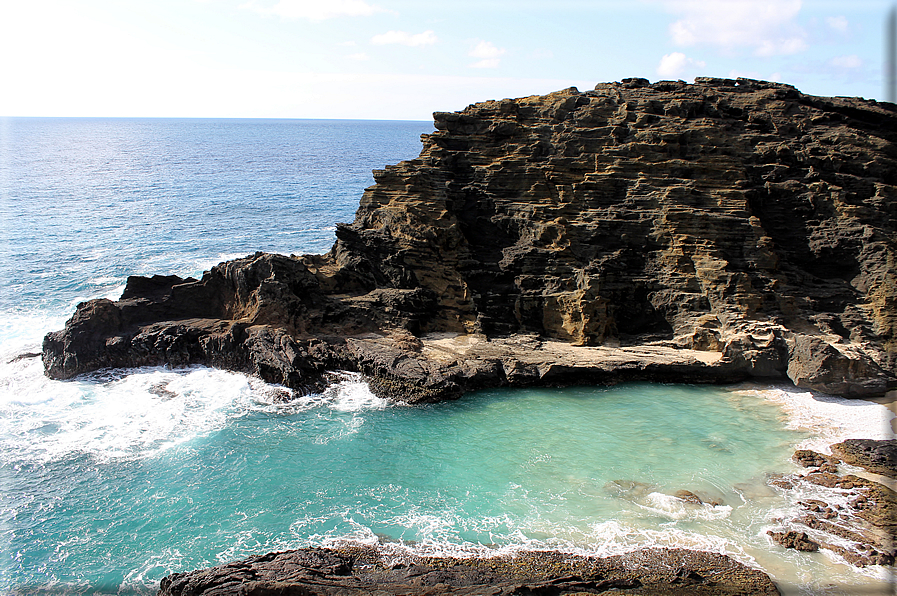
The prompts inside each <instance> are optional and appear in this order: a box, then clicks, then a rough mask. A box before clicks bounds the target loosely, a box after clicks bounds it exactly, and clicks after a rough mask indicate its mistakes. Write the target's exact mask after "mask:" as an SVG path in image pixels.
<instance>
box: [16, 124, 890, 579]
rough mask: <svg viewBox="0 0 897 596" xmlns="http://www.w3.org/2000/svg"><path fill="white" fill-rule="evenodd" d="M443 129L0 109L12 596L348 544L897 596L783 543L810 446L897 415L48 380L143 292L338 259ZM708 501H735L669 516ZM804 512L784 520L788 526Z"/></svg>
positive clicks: (340, 382)
mask: <svg viewBox="0 0 897 596" xmlns="http://www.w3.org/2000/svg"><path fill="white" fill-rule="evenodd" d="M432 131H433V127H432V124H431V123H429V122H393V121H390V122H386V121H384V122H380V121H315V120H199V119H191V120H174V119H65V118H59V119H41V118H0V222H2V224H0V230H2V242H0V275H2V280H3V283H2V285H0V316H2V320H3V322H4V325H3V326H2V327H0V556H2V559H0V593H4V594H153V593H155V591H156V589H157V588H158V583H159V580H160V579H161V578H162V577H164V576H165V575H167V574H169V573H173V572H178V571H188V570H192V569H196V568H201V567H208V566H211V565H216V564H219V563H223V562H227V561H231V560H234V559H238V558H242V557H246V556H249V555H252V554H260V553H263V552H268V551H273V550H282V549H287V548H296V547H302V546H316V545H328V544H337V543H339V542H341V541H345V540H355V541H362V542H366V543H372V544H373V543H376V544H380V545H381V547H382V548H383V549H384V550H386V551H390V550H395V551H403V550H412V551H414V552H419V553H432V554H454V555H461V556H488V555H490V554H495V553H513V552H514V551H515V550H519V549H558V550H563V551H568V552H575V553H579V554H599V555H608V554H617V553H621V552H626V551H628V550H632V549H634V548H638V547H645V546H648V547H651V546H682V547H688V548H699V549H704V550H711V551H715V552H721V553H727V554H730V555H732V556H733V557H735V558H736V559H738V560H740V561H742V562H744V563H747V564H749V565H752V566H756V567H760V568H763V569H764V570H766V571H767V572H768V573H770V574H771V575H772V576H773V577H774V579H775V580H776V582H777V584H778V585H779V587H780V589H781V590H782V591H783V593H786V594H839V593H844V594H850V593H856V592H857V591H858V590H865V591H866V592H865V593H888V587H887V577H886V573H885V571H884V570H882V569H880V568H874V567H873V568H867V569H856V568H853V567H851V566H849V565H846V564H845V563H844V562H843V561H841V560H839V559H838V557H836V556H834V555H831V554H827V553H826V552H820V553H797V552H794V551H786V550H784V549H782V548H780V547H778V546H777V545H774V544H773V543H772V542H771V541H770V539H769V538H768V537H767V536H766V530H767V529H770V528H773V527H775V524H776V522H775V520H777V519H790V517H794V516H796V514H797V512H798V510H799V505H798V504H797V500H799V499H806V498H812V497H813V495H810V494H804V493H800V494H786V493H785V492H784V491H781V490H778V489H775V488H773V487H771V486H769V485H768V484H767V483H766V480H767V478H768V476H769V475H770V474H775V473H792V472H795V471H797V467H796V466H795V464H793V463H792V462H791V461H790V456H791V454H792V453H793V451H794V449H795V448H798V447H810V448H816V449H824V447H825V446H826V445H828V444H829V443H832V442H835V441H837V440H841V439H843V438H848V437H856V436H866V437H870V438H881V437H885V436H888V435H889V421H890V417H891V415H890V414H888V413H887V411H886V410H885V409H884V408H883V407H881V406H878V405H876V404H873V403H870V402H859V401H847V400H843V399H839V398H832V397H828V396H822V395H818V394H813V393H810V392H806V391H800V390H797V389H794V388H793V387H786V386H759V385H739V386H733V387H712V386H684V385H682V386H680V385H654V384H647V383H630V384H623V385H620V386H616V387H610V388H608V387H573V388H567V389H544V390H543V389H527V390H495V391H483V392H478V393H475V394H471V395H468V396H465V397H464V398H462V399H461V400H459V401H457V402H448V403H442V404H436V405H427V406H415V407H409V406H403V405H396V404H391V403H388V402H386V401H384V400H381V399H379V398H377V397H376V396H374V395H373V394H371V393H370V391H369V390H368V388H367V386H366V385H365V383H364V381H363V379H361V378H359V377H358V376H357V375H354V374H350V373H342V374H340V375H339V376H338V377H336V378H335V380H334V384H333V385H332V386H331V387H330V388H328V389H327V390H326V391H325V392H324V393H322V394H319V395H318V394H316V395H305V396H298V397H297V398H296V399H294V400H292V401H289V402H287V403H283V402H282V400H281V399H279V397H281V396H282V395H283V388H280V387H277V386H273V385H269V384H266V383H264V382H262V381H260V380H258V379H254V378H250V377H246V376H243V375H239V374H235V373H231V372H226V371H218V370H213V369H209V368H204V367H192V368H187V369H166V368H145V369H134V370H106V371H99V372H97V373H94V374H90V375H85V376H83V377H80V378H77V379H74V380H72V381H66V382H62V381H51V380H49V379H47V378H46V377H44V375H43V371H42V366H41V363H40V359H39V358H37V357H34V354H36V353H38V352H39V351H40V343H41V340H42V337H43V335H44V334H45V333H47V332H48V331H52V330H56V329H60V328H62V326H63V325H64V323H65V320H66V319H67V318H68V317H70V316H71V314H72V313H73V312H74V308H75V305H76V304H77V303H78V302H80V301H83V300H86V299H90V298H96V297H109V298H113V299H114V298H117V297H118V296H119V295H120V293H121V291H122V289H123V287H124V282H125V279H126V277H127V276H128V275H133V274H141V275H152V274H177V275H181V276H188V275H192V276H199V275H201V273H202V271H204V270H207V269H208V268H209V267H211V266H212V265H214V264H216V263H218V262H221V261H223V260H227V259H230V258H235V257H240V256H245V255H247V254H251V253H253V252H256V251H259V250H261V251H268V252H277V253H282V254H302V253H319V252H325V251H326V250H328V249H329V248H330V246H331V245H332V243H333V241H334V226H335V224H336V223H337V222H349V221H351V220H352V219H353V217H354V212H355V208H356V206H357V204H358V200H359V198H360V196H361V194H362V192H363V190H364V188H365V187H367V186H369V185H371V184H373V178H372V176H371V170H372V169H375V168H382V167H383V166H384V165H387V164H392V163H397V162H399V161H401V160H403V159H410V158H413V157H416V156H417V154H418V153H419V151H420V147H421V145H420V138H419V137H420V135H421V134H422V133H429V132H432ZM678 490H689V491H692V492H695V493H698V494H700V495H702V496H705V497H706V498H705V501H715V502H716V503H717V504H715V505H713V504H704V505H691V504H686V503H684V502H682V501H681V500H678V499H675V498H673V497H672V496H671V495H673V494H674V493H675V492H676V491H678ZM789 516H790V517H789Z"/></svg>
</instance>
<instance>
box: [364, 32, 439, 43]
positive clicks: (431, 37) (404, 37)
mask: <svg viewBox="0 0 897 596" xmlns="http://www.w3.org/2000/svg"><path fill="white" fill-rule="evenodd" d="M371 43H372V44H375V45H388V44H399V45H403V46H412V47H414V46H429V45H433V44H434V43H436V34H435V33H433V32H432V31H429V30H427V31H424V32H423V33H417V34H414V35H412V34H411V33H406V32H405V31H387V32H386V33H382V34H380V35H375V36H374V37H372V38H371Z"/></svg>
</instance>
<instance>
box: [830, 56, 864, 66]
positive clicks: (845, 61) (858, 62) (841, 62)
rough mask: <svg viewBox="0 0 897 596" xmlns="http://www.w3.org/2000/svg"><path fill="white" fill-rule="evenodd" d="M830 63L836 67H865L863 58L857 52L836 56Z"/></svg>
mask: <svg viewBox="0 0 897 596" xmlns="http://www.w3.org/2000/svg"><path fill="white" fill-rule="evenodd" d="M828 63H829V64H830V65H832V66H834V67H835V68H841V69H844V70H852V69H856V68H862V67H863V59H862V58H860V57H859V56H857V55H856V54H851V55H849V56H836V57H834V58H832V59H831V60H829V61H828Z"/></svg>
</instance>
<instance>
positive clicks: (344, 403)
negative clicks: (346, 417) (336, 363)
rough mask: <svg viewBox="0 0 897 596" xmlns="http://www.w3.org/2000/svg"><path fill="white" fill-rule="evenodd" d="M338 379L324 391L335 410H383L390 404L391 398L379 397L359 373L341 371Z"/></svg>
mask: <svg viewBox="0 0 897 596" xmlns="http://www.w3.org/2000/svg"><path fill="white" fill-rule="evenodd" d="M335 376H336V378H337V379H338V380H337V382H336V383H334V384H333V385H331V386H330V387H328V388H327V390H326V391H324V394H323V398H324V400H325V401H326V402H327V403H329V404H330V405H331V407H332V408H333V409H335V410H340V411H342V412H360V411H363V410H382V409H384V408H387V407H389V406H390V404H391V402H390V401H389V400H386V399H383V398H380V397H377V396H376V395H374V394H373V392H372V391H371V388H370V386H368V384H367V383H365V382H364V380H363V378H362V376H361V375H360V374H359V373H351V372H339V373H336V375H335Z"/></svg>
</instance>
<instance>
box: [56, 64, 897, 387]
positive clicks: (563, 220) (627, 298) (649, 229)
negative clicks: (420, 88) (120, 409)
mask: <svg viewBox="0 0 897 596" xmlns="http://www.w3.org/2000/svg"><path fill="white" fill-rule="evenodd" d="M434 116H435V125H436V131H435V132H434V133H432V134H429V135H424V136H423V150H422V151H421V154H420V156H419V157H418V158H416V159H413V160H410V161H406V162H402V163H400V164H398V165H395V166H389V167H387V168H386V169H384V170H377V171H375V172H374V179H375V182H376V183H375V184H374V185H373V186H371V187H370V188H368V189H367V190H366V191H365V193H364V195H363V197H362V198H361V203H360V206H359V208H358V212H357V214H356V218H355V221H354V222H353V223H351V224H340V225H338V227H337V232H336V236H337V241H336V244H335V245H334V246H333V248H332V249H331V251H330V252H329V253H327V254H326V255H306V256H301V257H295V256H292V257H286V256H280V255H267V254H256V255H252V256H249V257H247V258H244V259H238V260H235V261H230V262H227V263H222V264H220V265H218V266H216V267H214V268H213V269H212V270H211V271H209V272H208V273H206V274H205V275H204V276H203V278H202V279H201V280H192V279H187V280H184V279H180V278H175V277H161V276H157V277H153V278H138V277H133V278H130V279H129V280H128V285H127V289H126V291H125V293H124V295H123V296H122V298H121V299H120V300H119V301H117V302H112V301H108V300H95V301H91V302H87V303H84V304H81V305H79V307H78V310H77V312H76V313H75V315H74V316H73V317H72V319H71V320H70V321H69V322H68V323H67V324H66V328H65V329H64V330H62V331H59V332H55V333H51V334H49V335H48V336H47V337H46V339H45V342H44V351H43V359H44V364H45V368H46V371H47V374H48V375H50V376H51V377H54V378H69V377H72V376H74V375H77V374H79V373H82V372H85V371H89V370H93V369H97V368H101V367H122V366H138V365H147V364H163V363H164V364H171V365H186V364H191V363H203V364H210V365H213V366H219V367H226V368H230V369H235V370H240V371H246V372H250V373H253V374H257V375H259V376H261V377H263V378H265V379H267V380H269V381H274V382H278V383H284V384H286V385H288V386H290V387H293V388H296V389H314V388H316V387H319V386H320V384H321V382H322V380H323V379H324V378H325V376H324V375H325V374H326V372H327V371H329V370H334V369H348V370H356V371H361V372H363V373H365V374H366V375H367V377H368V379H369V380H370V381H371V384H372V387H373V388H374V390H375V391H376V392H378V393H380V394H381V395H385V396H389V397H392V398H396V399H403V400H406V401H421V400H437V399H443V398H450V397H457V396H458V395H460V394H461V393H463V392H464V391H466V390H469V389H474V388H479V387H487V386H502V385H527V384H539V383H542V384H564V383H596V382H611V381H615V380H620V379H636V378H637V379H657V380H673V381H676V380H678V381H692V382H693V381H734V380H739V379H744V378H750V377H755V378H767V379H784V378H789V379H790V380H791V381H793V382H794V383H795V384H796V385H798V386H801V387H807V388H812V389H816V390H820V391H824V392H828V393H834V394H840V395H846V396H866V395H875V394H882V393H884V392H885V391H886V390H888V389H889V388H892V387H894V386H895V385H897V339H895V324H897V273H895V272H897V266H895V255H897V250H895V243H897V233H895V232H897V227H895V223H897V145H895V141H897V107H895V106H893V105H891V104H879V103H876V102H874V101H866V100H862V99H856V98H823V97H813V96H808V95H804V94H802V93H800V92H799V91H797V90H796V89H794V88H793V87H791V86H789V85H783V84H776V83H768V82H762V81H754V80H747V79H737V80H729V79H711V78H704V79H697V80H696V82H695V84H686V83H684V82H681V81H679V82H672V81H661V82H658V83H654V84H650V83H649V82H648V81H646V80H644V79H625V80H623V81H622V82H618V83H608V84H599V85H598V86H597V87H596V88H595V89H594V90H592V91H586V92H579V91H577V90H576V89H572V88H571V89H567V90H564V91H559V92H556V93H552V94H549V95H545V96H533V97H526V98H521V99H513V100H512V99H505V100H501V101H489V102H485V103H480V104H475V105H471V106H469V107H468V108H466V109H465V110H463V111H460V112H455V113H437V114H435V115H434Z"/></svg>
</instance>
